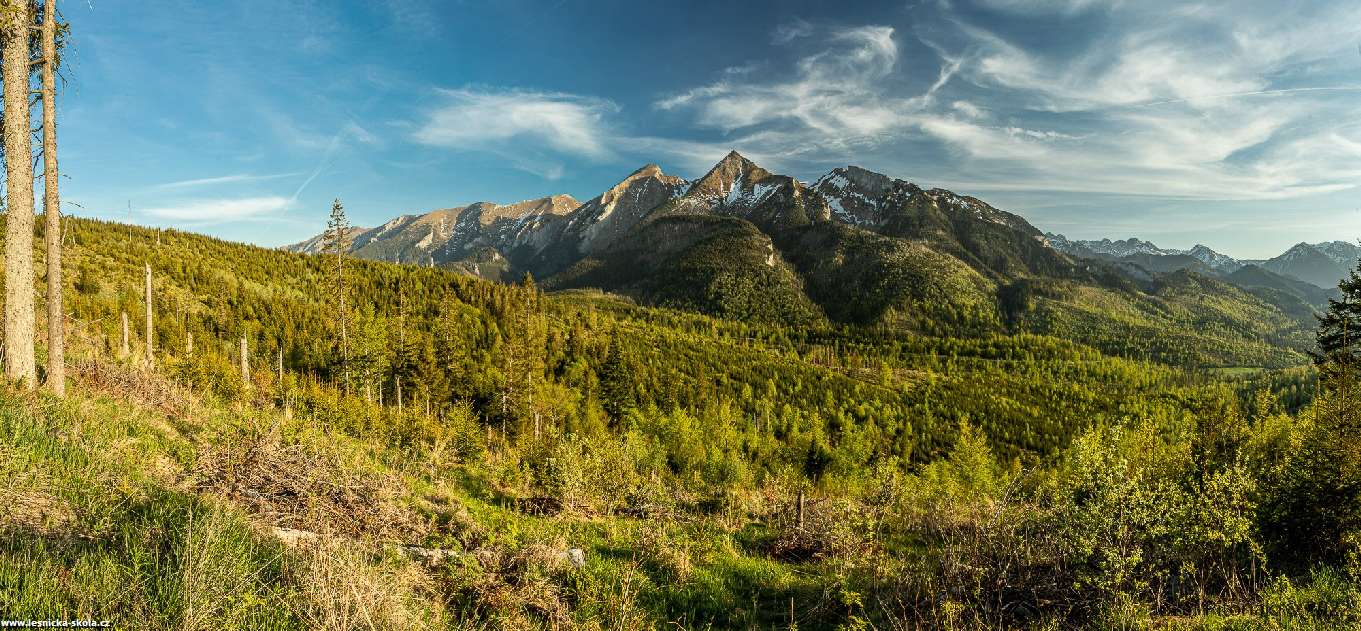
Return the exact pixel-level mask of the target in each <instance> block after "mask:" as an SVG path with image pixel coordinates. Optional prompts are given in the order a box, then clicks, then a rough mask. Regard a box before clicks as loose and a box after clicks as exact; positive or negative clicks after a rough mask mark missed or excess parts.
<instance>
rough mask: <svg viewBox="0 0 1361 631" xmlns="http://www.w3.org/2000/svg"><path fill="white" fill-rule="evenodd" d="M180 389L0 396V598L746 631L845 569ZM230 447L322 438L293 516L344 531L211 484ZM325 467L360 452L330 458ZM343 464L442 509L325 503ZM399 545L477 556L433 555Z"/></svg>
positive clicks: (127, 607) (76, 608)
mask: <svg viewBox="0 0 1361 631" xmlns="http://www.w3.org/2000/svg"><path fill="white" fill-rule="evenodd" d="M104 370H111V371H117V370H118V369H116V368H110V367H106V368H104ZM146 382H150V383H151V385H150V386H148V387H149V388H150V389H153V390H162V389H163V390H172V391H177V388H175V387H174V386H172V385H169V384H166V383H164V382H161V381H160V380H159V379H156V378H151V379H147V380H146ZM176 397H177V398H180V397H183V400H184V401H186V404H185V405H184V406H183V407H182V408H180V409H178V410H176V411H175V412H173V413H172V414H170V415H166V414H164V413H162V412H160V411H157V410H156V409H152V408H148V407H146V406H145V405H143V404H139V403H138V402H137V401H127V400H116V399H113V398H110V397H109V396H106V395H104V394H101V393H99V392H96V391H92V390H91V389H89V388H87V387H84V386H78V387H77V388H75V391H74V393H73V395H72V396H71V397H70V398H68V399H67V400H65V401H57V400H52V399H50V398H47V397H44V396H34V395H27V394H22V393H16V392H7V393H5V394H4V395H3V396H0V453H3V455H4V458H3V459H0V466H3V469H0V472H2V473H3V476H0V479H4V480H6V482H5V483H4V485H3V486H0V499H3V503H4V505H5V506H6V508H7V509H8V510H7V511H6V512H5V513H3V518H0V532H3V537H0V613H3V614H4V615H5V616H6V617H10V618H13V617H29V618H35V619H43V618H93V619H109V620H113V621H114V622H115V623H116V624H117V625H118V626H119V627H120V628H149V629H207V628H214V629H216V628H308V627H314V626H326V627H328V628H336V627H348V625H345V624H338V623H340V622H344V621H349V622H357V623H358V624H357V625H356V626H358V627H362V628H368V627H369V624H368V622H369V621H372V622H373V626H374V627H376V628H394V629H397V628H411V627H412V626H413V625H416V624H423V623H431V622H433V623H445V624H449V625H451V626H462V624H463V623H458V622H457V621H458V620H464V621H465V623H466V622H469V621H477V620H481V621H482V622H481V623H478V624H488V625H491V626H500V625H501V624H509V625H511V626H517V625H519V624H530V623H533V624H538V623H548V622H551V621H552V620H553V619H554V618H555V617H558V616H562V617H563V621H564V622H566V621H569V620H570V621H573V622H575V623H578V624H582V625H584V626H586V627H588V628H590V627H595V626H602V627H604V626H608V627H610V628H645V627H652V626H655V625H658V624H661V623H663V622H665V621H668V620H677V621H681V622H684V623H686V626H690V625H691V624H696V623H697V621H709V622H714V623H717V624H718V625H719V626H723V627H729V626H746V625H748V624H755V623H760V622H765V623H771V622H773V621H775V620H781V619H783V617H784V616H785V615H787V614H786V613H785V612H786V610H787V602H788V599H789V598H790V597H795V598H796V599H798V600H800V601H806V600H809V599H812V598H814V597H816V596H817V592H818V591H819V590H820V589H822V585H823V583H824V582H825V578H826V577H825V576H824V574H825V572H827V571H830V569H824V568H820V567H819V566H818V565H817V564H812V565H807V564H805V565H801V566H797V567H796V566H791V565H789V564H785V563H781V562H779V561H775V560H771V559H769V558H766V557H765V556H763V555H761V554H759V552H756V551H753V550H752V549H751V546H752V545H754V543H753V539H752V537H757V536H758V535H759V533H757V534H753V533H750V532H749V533H747V535H745V536H744V535H743V534H741V533H735V532H734V531H732V530H730V529H729V528H728V527H726V526H725V524H723V523H722V521H721V520H714V521H708V520H700V521H692V520H686V521H678V522H669V521H664V520H661V521H657V520H638V519H632V518H625V517H605V516H598V515H596V516H591V515H579V516H576V517H571V516H560V517H556V518H549V517H533V516H528V515H525V514H523V513H522V512H519V511H516V510H514V509H513V508H508V507H506V506H505V505H506V503H507V499H506V496H505V494H504V492H503V491H501V490H500V489H499V486H498V484H497V483H496V482H495V481H494V480H492V479H491V477H492V476H493V474H492V473H491V471H492V470H494V469H495V468H496V467H495V466H494V465H489V466H483V464H478V463H474V464H462V463H454V462H447V461H443V460H441V459H440V458H439V457H438V456H437V455H432V454H429V453H425V454H413V453H411V452H404V451H400V450H395V449H392V448H389V447H386V446H384V445H382V444H381V443H378V442H375V441H373V440H365V439H357V438H354V437H350V436H346V435H343V434H341V433H337V432H334V431H329V430H328V428H326V427H318V426H316V425H315V424H313V423H310V422H305V421H301V420H288V419H285V418H283V417H281V416H279V415H277V413H275V412H272V411H268V410H255V409H251V410H241V409H235V408H233V407H231V406H224V405H221V404H217V403H212V402H209V401H197V400H192V399H189V398H188V395H186V394H185V393H183V392H178V393H177V394H176ZM224 449H225V450H228V451H232V450H236V455H237V456H243V457H242V458H240V459H238V460H235V461H234V462H235V464H236V466H238V467H244V468H249V467H250V466H251V464H250V463H251V461H250V459H249V458H245V457H244V454H246V453H254V454H256V455H257V456H258V454H260V453H263V452H265V451H268V450H270V449H273V450H275V451H276V452H297V453H303V454H306V457H305V458H302V457H300V458H298V459H296V460H294V461H292V464H294V465H297V466H303V465H310V466H312V467H321V471H322V472H328V473H330V474H332V475H329V476H322V475H316V476H313V477H306V480H307V482H306V483H305V484H302V485H301V486H298V487H296V490H297V491H298V494H299V495H300V496H299V497H293V498H290V499H289V500H288V502H298V503H303V504H308V505H307V506H286V507H283V508H284V510H283V511H282V514H285V515H288V516H291V519H289V520H286V521H287V523H289V524H290V525H294V526H301V527H305V529H307V530H308V531H309V532H328V531H329V532H331V533H333V534H330V535H323V539H322V540H320V542H318V543H315V544H308V543H304V544H300V545H296V546H289V545H285V544H284V543H281V541H280V540H279V539H278V537H276V535H275V533H274V531H273V528H272V527H273V525H274V524H275V523H277V522H278V521H279V520H280V514H281V513H280V512H279V511H277V510H275V511H262V510H261V506H260V505H258V504H257V503H255V502H252V501H251V499H250V498H249V497H247V496H240V495H238V494H235V493H233V492H231V491H223V490H222V489H221V488H219V487H218V486H217V485H216V484H215V483H217V482H221V480H220V479H219V478H221V477H222V476H224V475H225V474H222V473H221V472H218V471H217V470H216V469H215V468H214V466H215V464H214V463H215V462H217V459H219V458H221V457H222V456H223V454H222V451H223V450H224ZM490 461H491V462H493V463H494V462H495V457H491V458H490ZM270 462H276V463H277V462H278V461H274V460H271V461H270ZM327 462H340V463H343V465H341V468H339V469H335V470H328V469H326V468H325V465H324V464H318V463H327ZM251 473H252V475H253V476H256V477H254V478H252V479H254V480H255V485H254V486H255V487H258V488H259V489H262V490H266V491H263V492H267V489H269V488H272V487H270V484H269V483H268V482H269V481H270V480H271V479H273V480H274V481H276V482H277V480H278V479H281V478H283V477H285V476H292V475H299V474H304V473H305V472H300V471H278V470H260V471H253V472H251ZM337 476H339V477H341V478H345V477H353V478H356V479H361V480H367V481H368V482H367V484H369V485H370V486H373V487H375V488H376V487H382V489H383V491H384V492H383V493H378V494H377V495H376V496H379V497H383V499H382V501H383V502H387V503H389V504H390V505H388V506H385V507H384V510H385V511H386V512H385V514H386V515H388V518H389V521H388V522H386V523H388V524H389V525H390V524H391V523H392V522H393V521H397V522H400V521H402V520H404V519H405V520H409V521H410V522H411V523H413V524H425V525H423V526H417V527H413V528H412V529H410V530H407V531H401V530H400V529H399V530H391V529H387V528H384V527H379V526H376V525H374V524H373V523H371V522H366V521H365V520H364V519H362V518H358V517H356V516H355V515H354V514H351V513H346V512H345V511H339V512H337V511H326V510H322V509H323V508H325V507H320V506H316V505H312V503H321V504H324V503H325V502H326V501H327V500H326V499H325V497H326V496H327V492H328V488H329V487H330V486H332V485H335V484H337V483H338V481H337V479H336V477H337ZM352 483H353V481H352ZM309 485H310V486H309ZM314 494H315V495H314ZM342 504H343V503H342ZM274 508H276V509H278V508H280V507H279V506H278V505H275V506H274ZM332 508H341V509H347V510H349V511H361V510H363V507H361V506H357V505H354V506H346V505H339V506H336V507H332ZM393 544H421V545H428V546H436V547H440V548H442V549H454V550H460V551H464V550H465V549H466V551H467V552H468V554H467V556H466V557H464V558H462V559H459V560H457V561H454V562H452V563H448V564H444V565H440V566H438V567H435V568H422V567H420V566H419V564H417V563H416V562H414V561H411V560H409V559H407V558H406V557H405V556H404V555H403V554H401V553H399V552H397V551H395V549H394V548H393V547H392V546H393ZM569 546H573V547H582V548H584V549H585V554H586V558H587V559H588V562H587V565H586V566H585V567H584V568H581V569H577V568H573V567H571V566H570V565H568V564H565V563H563V562H562V561H561V560H560V559H558V556H557V555H559V554H560V553H561V552H562V551H564V550H565V549H566V548H568V547H569ZM533 621H536V622H533Z"/></svg>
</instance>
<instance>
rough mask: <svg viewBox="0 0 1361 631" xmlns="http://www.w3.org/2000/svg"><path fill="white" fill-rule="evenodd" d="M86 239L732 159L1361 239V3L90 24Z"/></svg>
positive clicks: (1054, 218)
mask: <svg viewBox="0 0 1361 631" xmlns="http://www.w3.org/2000/svg"><path fill="white" fill-rule="evenodd" d="M62 6H63V7H64V12H65V15H66V17H67V18H68V19H69V20H70V21H71V24H72V39H73V43H72V51H71V53H70V56H69V64H68V68H67V73H68V84H67V88H66V91H65V92H64V93H63V94H62V96H61V97H60V100H59V107H60V110H59V115H60V116H61V118H60V122H61V128H60V138H61V143H62V144H61V166H62V168H63V174H64V177H63V186H64V189H63V197H64V199H65V200H67V201H68V202H70V204H71V205H70V206H69V207H68V212H71V213H74V214H82V215H90V216H99V217H105V218H112V219H118V220H126V219H127V217H128V210H127V207H128V204H129V202H130V203H131V206H132V213H131V215H132V220H133V221H134V222H136V223H141V224H151V225H166V226H176V227H179V228H183V229H186V230H192V231H197V232H204V233H209V234H214V235H218V236H222V237H225V238H229V239H234V240H240V241H248V242H252V243H258V244H262V245H271V246H272V245H280V244H284V243H289V242H294V241H298V240H301V239H303V238H306V237H308V236H311V235H312V234H315V233H317V232H319V231H320V230H321V228H322V227H323V225H324V223H325V218H326V215H327V212H328V210H329V207H330V201H331V199H333V198H335V197H340V198H341V199H342V200H344V202H345V205H346V207H347V209H348V210H349V212H350V214H351V216H352V218H353V219H354V221H355V222H356V223H358V224H360V225H374V224H376V223H380V222H382V221H384V220H386V219H388V218H390V217H392V216H395V215H397V214H402V213H411V212H424V211H427V210H431V209H435V208H447V207H451V206H458V205H464V204H467V203H470V202H473V201H479V200H490V201H498V202H511V201H516V200H520V199H526V198H532V197H539V196H544V195H549V194H555V193H569V194H571V195H573V196H575V197H577V198H578V199H581V200H583V201H584V200H586V199H589V198H590V197H593V196H594V195H595V194H597V193H598V192H599V191H601V190H603V189H604V188H606V187H608V186H610V185H611V184H613V183H614V182H616V181H617V180H619V179H621V178H622V177H623V176H624V175H627V174H628V173H629V172H630V171H632V170H633V169H634V168H637V167H638V166H641V165H642V164H645V163H648V162H656V163H658V164H660V165H662V167H663V168H664V169H665V170H666V171H667V172H670V173H675V174H678V175H681V176H684V177H696V176H698V175H701V174H703V172H704V171H705V170H706V169H707V168H708V167H709V166H711V165H712V164H713V163H714V162H715V161H717V160H718V159H719V158H721V157H722V156H723V154H725V153H726V152H727V151H728V150H729V149H734V148H735V149H737V150H739V151H741V152H742V153H744V154H745V155H747V156H748V157H751V158H752V159H754V160H756V161H757V162H759V163H761V164H762V165H763V166H765V167H767V168H769V169H771V170H773V171H777V172H782V173H787V174H790V175H794V176H796V177H800V178H803V179H809V180H811V179H813V178H816V177H817V176H818V175H820V174H821V173H824V172H826V171H827V170H829V169H830V168H832V167H835V166H842V165H846V164H857V165H860V166H864V167H866V168H869V169H872V170H876V171H880V172H883V173H886V174H889V175H893V176H896V177H902V178H905V179H909V180H912V181H914V182H917V183H918V184H920V185H922V186H926V187H933V186H941V187H945V188H950V189H952V190H955V191H957V192H961V193H968V194H973V195H977V196H978V197H981V198H983V199H984V200H987V201H989V202H991V203H992V204H993V205H996V206H998V207H1001V208H1004V209H1006V210H1011V211H1014V212H1018V213H1020V214H1022V215H1024V216H1025V217H1027V218H1028V219H1030V220H1031V222H1032V223H1034V224H1036V225H1037V226H1038V227H1040V228H1041V229H1046V230H1053V231H1057V232H1063V233H1065V234H1067V235H1068V236H1070V237H1076V238H1099V237H1105V236H1109V237H1113V238H1123V237H1127V236H1138V237H1142V238H1146V239H1151V240H1154V241H1155V242H1157V243H1159V244H1160V245H1163V246H1165V247H1189V246H1190V245H1193V244H1194V243H1197V242H1201V243H1205V244H1207V245H1210V246H1211V247H1213V248H1215V249H1218V250H1220V251H1222V252H1225V253H1228V254H1232V255H1235V256H1239V257H1266V256H1272V255H1275V254H1277V253H1279V252H1281V251H1283V250H1284V249H1285V248H1287V247H1288V246H1289V245H1291V244H1293V243H1296V242H1299V241H1311V242H1312V241H1321V240H1332V239H1347V240H1354V239H1356V238H1358V237H1361V192H1358V189H1357V188H1356V187H1357V185H1358V184H1361V2H1358V1H1357V0H1351V1H1348V2H1299V3H1292V2H1243V1H1240V2H1203V3H1202V2H1157V1H1151V0H1145V1H1132V0H1131V1H1120V0H1034V1H1027V2H1023V1H1021V0H975V1H973V2H965V1H963V0H949V1H946V0H925V1H909V0H899V1H897V2H864V3H857V2H840V3H825V2H779V3H759V2H744V3H736V2H712V3H707V2H687V3H646V2H644V3H639V2H632V1H631V2H612V1H611V2H604V1H602V2H583V1H581V0H558V1H556V2H554V1H548V2H522V1H518V0H510V1H500V2H475V3H474V2H467V3H465V2H438V1H435V0H429V1H426V0H368V1H363V2H341V1H336V2H321V1H295V0H273V1H271V2H264V1H262V0H261V1H256V0H244V1H241V2H201V1H188V0H182V1H171V0H138V1H136V2H132V1H121V2H120V1H117V0H73V1H68V2H65V3H64V4H63V5H62Z"/></svg>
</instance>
